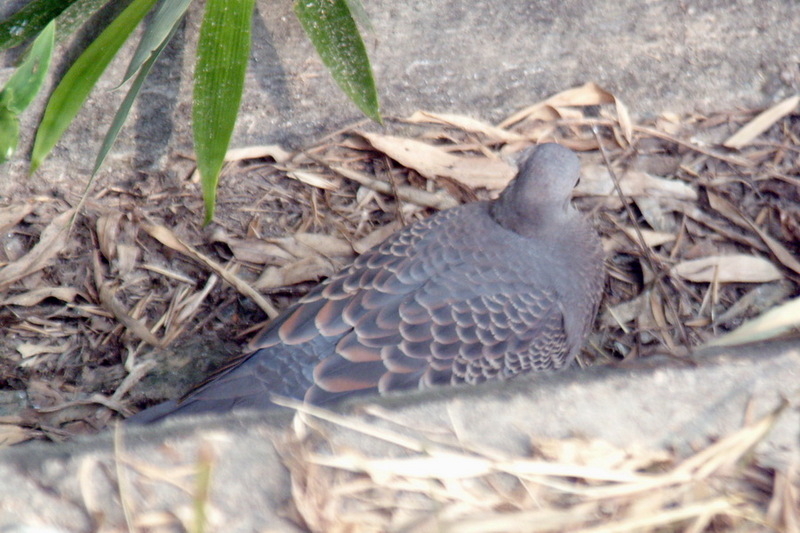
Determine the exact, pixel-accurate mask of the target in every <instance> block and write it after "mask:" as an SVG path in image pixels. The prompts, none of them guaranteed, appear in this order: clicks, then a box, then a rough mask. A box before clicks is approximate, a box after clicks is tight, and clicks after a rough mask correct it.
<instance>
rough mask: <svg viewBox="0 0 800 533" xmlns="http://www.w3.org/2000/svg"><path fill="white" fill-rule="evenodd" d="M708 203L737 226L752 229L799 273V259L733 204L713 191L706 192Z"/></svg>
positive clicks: (785, 262) (773, 251)
mask: <svg viewBox="0 0 800 533" xmlns="http://www.w3.org/2000/svg"><path fill="white" fill-rule="evenodd" d="M708 203H709V205H711V207H712V208H714V210H716V211H717V212H719V213H720V214H721V215H723V216H725V217H726V218H727V219H728V220H730V221H731V222H733V223H734V224H736V225H737V226H741V227H743V228H749V229H751V230H753V232H754V233H755V234H756V235H758V236H759V237H760V238H761V240H762V241H764V244H766V245H767V247H768V248H769V250H770V251H771V252H772V253H773V254H775V257H777V258H778V260H779V261H780V262H781V263H782V264H783V266H785V267H786V268H788V269H790V270H794V271H795V272H796V273H797V274H800V261H798V260H797V259H796V258H795V256H794V254H792V252H790V251H789V250H787V249H786V247H785V246H784V245H783V244H781V243H780V242H779V241H778V240H776V239H773V238H772V237H770V236H769V235H768V234H767V233H766V232H765V231H764V230H762V229H761V228H759V227H758V226H756V224H755V222H753V221H751V220H750V219H749V218H747V217H745V216H744V215H743V214H742V213H741V212H740V211H739V210H738V209H736V207H735V206H733V205H732V204H731V203H730V202H728V201H727V200H725V199H724V198H722V197H721V196H719V195H717V194H714V193H713V192H711V191H709V192H708Z"/></svg>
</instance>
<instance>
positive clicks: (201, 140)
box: [192, 0, 254, 223]
mask: <svg viewBox="0 0 800 533" xmlns="http://www.w3.org/2000/svg"><path fill="white" fill-rule="evenodd" d="M253 7H254V0H208V2H207V3H206V9H205V14H204V15H203V24H202V26H201V28H200V40H199V42H198V45H197V65H196V67H195V86H194V106H193V108H192V120H193V129H194V145H195V152H196V154H197V168H198V169H199V170H200V176H201V183H202V187H203V198H204V200H205V206H206V223H208V222H210V221H211V218H212V217H213V216H214V204H215V201H216V190H217V182H218V179H219V173H220V170H221V169H222V163H223V161H224V158H225V152H226V151H227V149H228V144H229V143H230V139H231V134H232V133H233V126H234V124H235V123H236V115H237V114H238V112H239V103H240V101H241V98H242V90H243V88H244V76H245V72H246V70H247V59H248V57H249V55H250V25H251V20H252V16H253Z"/></svg>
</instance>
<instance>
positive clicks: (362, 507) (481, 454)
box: [278, 404, 800, 533]
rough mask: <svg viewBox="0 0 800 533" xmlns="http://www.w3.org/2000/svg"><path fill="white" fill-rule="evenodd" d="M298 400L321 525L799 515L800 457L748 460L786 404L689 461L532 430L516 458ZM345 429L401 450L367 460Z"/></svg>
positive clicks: (776, 519)
mask: <svg viewBox="0 0 800 533" xmlns="http://www.w3.org/2000/svg"><path fill="white" fill-rule="evenodd" d="M295 406H296V407H297V408H298V409H299V410H300V413H299V414H298V416H297V417H296V418H295V425H294V432H293V433H292V434H291V435H289V436H288V437H287V440H286V441H285V442H283V443H280V444H278V448H279V450H282V452H281V453H282V455H283V456H284V460H285V463H286V464H287V466H288V468H289V471H290V474H291V476H292V496H293V504H294V506H295V508H296V509H295V510H296V512H297V516H296V520H297V521H298V522H299V523H300V524H301V525H303V526H305V527H307V528H308V529H310V530H311V531H315V532H317V531H319V532H323V531H324V532H340V531H358V532H366V531H374V532H389V531H415V532H426V531H432V532H433V531H436V532H449V531H452V532H459V533H461V532H466V531H475V532H494V531H496V532H512V531H527V532H534V531H598V532H599V531H603V532H612V531H652V530H660V531H731V530H741V531H748V530H753V531H756V530H761V529H762V528H768V529H769V528H774V529H775V530H780V531H791V530H792V527H793V525H794V524H797V523H798V522H797V520H798V518H800V510H799V509H798V505H797V499H796V496H797V491H798V489H800V487H798V486H797V482H798V475H800V465H794V466H793V467H792V468H791V469H790V471H789V472H787V473H783V474H780V475H778V476H774V473H772V472H770V471H767V470H764V469H762V468H760V467H758V465H757V464H756V463H755V462H753V461H752V459H748V457H747V456H748V454H749V452H750V451H751V450H752V449H753V447H754V446H755V445H756V444H757V443H758V442H759V441H760V440H761V439H762V438H764V436H765V435H766V434H767V433H768V432H769V430H770V429H771V428H772V426H773V424H774V423H775V421H776V420H777V418H778V417H779V416H780V414H781V412H782V411H783V410H784V409H785V408H786V404H783V405H781V406H780V407H778V408H777V409H776V410H775V411H774V412H772V413H771V414H769V415H767V416H765V417H764V418H762V419H760V420H757V421H755V422H753V423H751V424H749V425H747V426H745V427H743V428H742V429H741V430H739V431H737V432H735V433H733V434H731V435H728V436H727V437H725V438H723V439H721V440H719V441H718V442H716V443H714V444H712V445H710V446H708V447H707V448H705V449H702V450H700V451H698V452H697V453H695V454H694V455H692V456H690V457H688V458H685V459H678V458H676V457H673V456H672V455H671V454H669V453H667V452H664V451H647V450H634V449H630V450H622V449H619V448H616V447H614V446H611V445H609V444H607V443H605V442H598V441H591V440H584V439H564V440H557V441H552V440H547V439H536V438H534V439H533V441H532V443H531V447H532V449H533V450H534V452H533V454H532V456H528V457H519V456H516V457H508V456H504V455H503V454H502V453H500V452H498V451H496V450H491V451H488V452H487V451H478V450H471V449H469V447H465V446H462V445H461V443H460V442H459V441H458V439H457V437H456V436H455V435H452V436H451V437H452V438H451V439H449V440H450V441H451V442H455V444H442V443H441V442H442V440H443V439H442V435H441V434H438V433H437V435H435V436H433V438H430V437H426V436H425V435H420V436H419V437H411V436H408V435H407V434H405V433H403V434H401V433H396V432H394V431H393V430H391V429H387V428H385V427H378V426H373V425H370V424H368V423H366V422H362V421H359V420H354V419H352V418H349V417H343V416H339V415H336V414H333V413H329V412H326V411H324V410H321V409H315V408H313V407H307V406H298V405H296V404H295ZM320 420H321V421H325V422H326V423H327V424H320ZM342 432H355V433H356V434H361V437H360V438H362V439H363V438H371V439H378V440H381V441H384V442H386V443H389V444H391V445H394V448H395V449H394V450H393V451H391V452H387V453H386V454H385V455H381V456H379V457H375V456H370V455H368V454H366V453H364V452H362V451H360V450H354V449H353V448H352V446H349V445H347V444H346V443H347V442H348V441H347V439H344V443H342V442H341V441H342V439H341V434H342ZM331 434H336V435H337V437H338V438H336V439H333V438H331V437H330V435H331ZM790 479H791V480H792V481H791V482H789V480H790ZM793 483H794V484H793ZM770 495H771V496H770Z"/></svg>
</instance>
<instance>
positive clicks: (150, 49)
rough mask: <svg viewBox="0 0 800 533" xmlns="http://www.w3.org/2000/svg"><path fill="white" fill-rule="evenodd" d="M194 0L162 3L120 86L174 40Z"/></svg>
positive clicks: (140, 42) (171, 0) (143, 36)
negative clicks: (176, 31) (180, 23)
mask: <svg viewBox="0 0 800 533" xmlns="http://www.w3.org/2000/svg"><path fill="white" fill-rule="evenodd" d="M191 3H192V0H170V1H169V2H161V4H160V5H159V6H158V8H157V9H156V11H155V13H153V17H152V23H151V24H150V25H149V26H148V27H147V29H146V30H145V32H144V35H142V39H141V40H140V41H139V45H138V46H137V47H136V51H135V52H134V53H133V57H132V58H131V62H130V64H129V65H128V70H127V71H126V72H125V77H124V79H123V80H122V83H120V85H124V84H125V82H127V81H128V80H129V79H131V78H132V77H133V75H134V74H136V72H137V71H138V70H139V68H141V67H142V65H143V64H144V63H145V62H146V61H148V59H149V58H150V57H152V56H153V54H155V55H156V56H158V54H160V53H161V50H163V47H164V44H165V43H167V42H169V40H170V39H172V36H173V35H174V34H175V30H176V29H177V25H178V23H179V22H180V21H181V19H182V18H183V15H184V14H185V13H186V10H187V9H188V8H189V4H191Z"/></svg>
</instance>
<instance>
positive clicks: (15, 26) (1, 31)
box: [0, 0, 76, 50]
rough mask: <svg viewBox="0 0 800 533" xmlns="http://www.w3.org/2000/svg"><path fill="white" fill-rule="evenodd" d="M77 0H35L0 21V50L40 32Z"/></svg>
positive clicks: (20, 42)
mask: <svg viewBox="0 0 800 533" xmlns="http://www.w3.org/2000/svg"><path fill="white" fill-rule="evenodd" d="M75 1H76V0H34V1H33V2H30V3H29V4H28V5H26V6H25V7H23V8H22V9H20V10H19V11H17V12H16V13H14V14H13V15H11V16H10V17H8V18H7V19H5V20H4V21H3V22H0V50H6V49H8V48H13V47H15V46H18V45H20V44H22V43H24V42H25V41H27V40H28V39H29V38H30V37H32V36H34V35H36V34H37V33H39V32H40V31H41V30H42V28H44V27H45V26H47V25H48V24H49V23H50V22H51V21H52V20H53V19H54V18H56V17H57V16H59V15H60V14H61V13H62V12H63V11H64V10H65V9H67V8H68V7H69V6H71V5H72V4H74V3H75Z"/></svg>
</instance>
